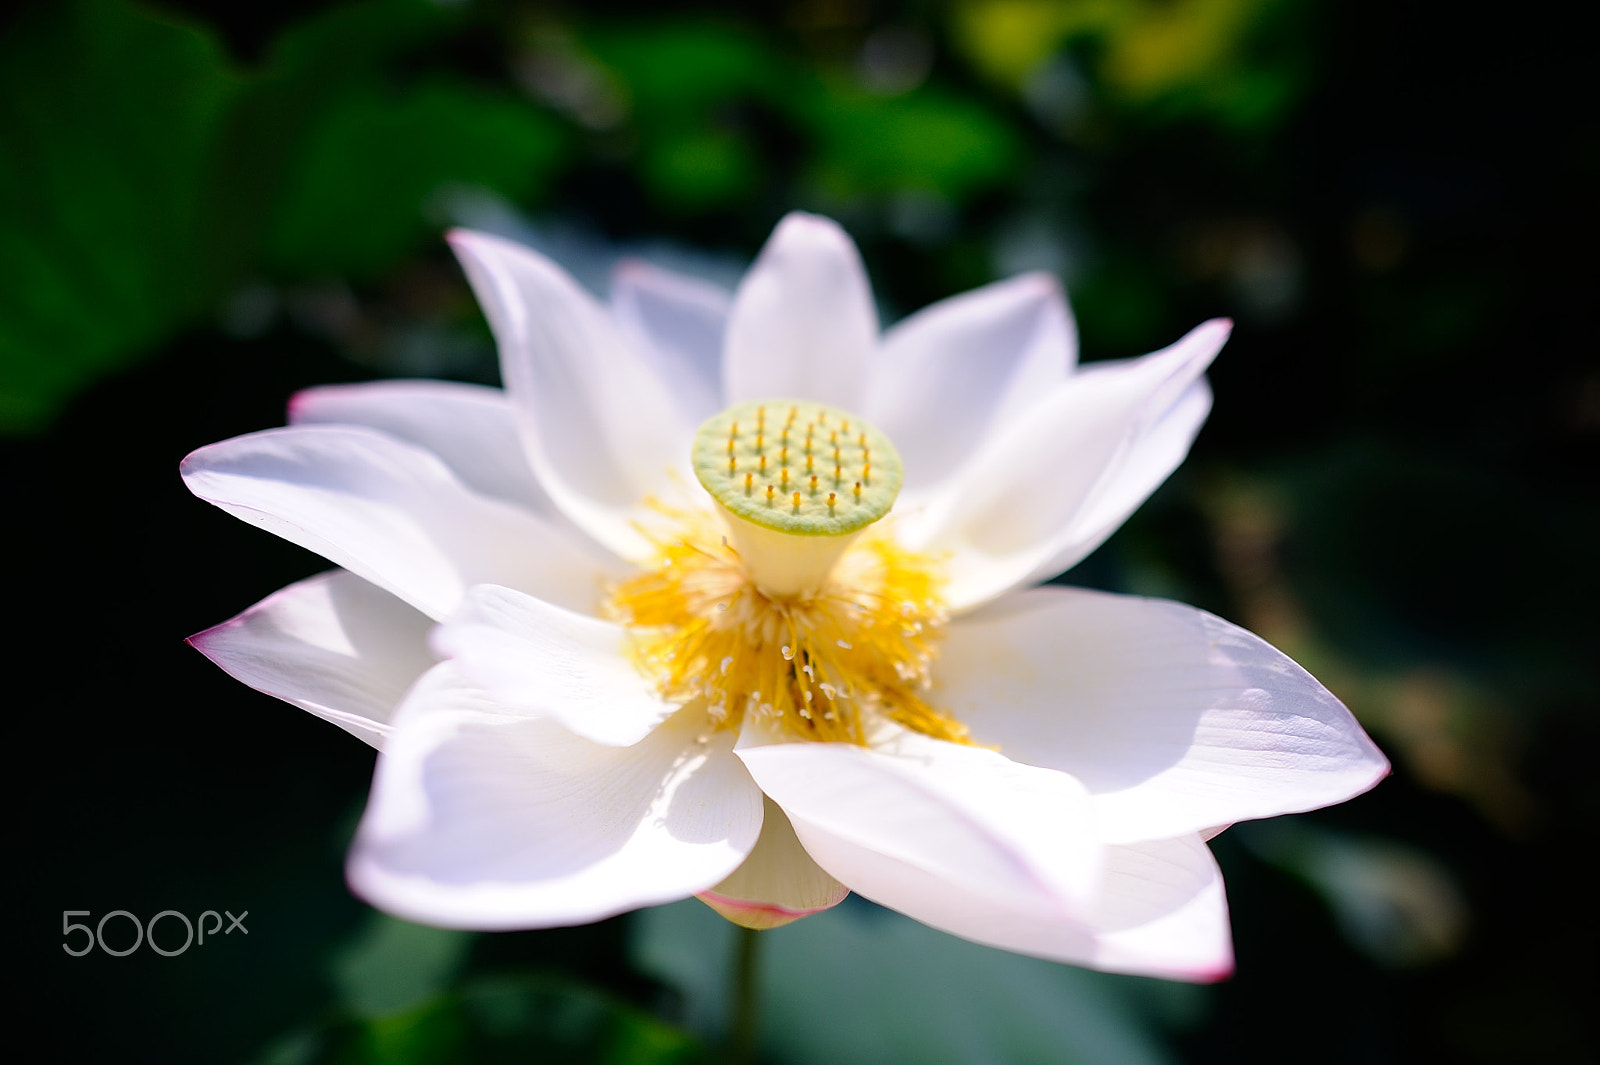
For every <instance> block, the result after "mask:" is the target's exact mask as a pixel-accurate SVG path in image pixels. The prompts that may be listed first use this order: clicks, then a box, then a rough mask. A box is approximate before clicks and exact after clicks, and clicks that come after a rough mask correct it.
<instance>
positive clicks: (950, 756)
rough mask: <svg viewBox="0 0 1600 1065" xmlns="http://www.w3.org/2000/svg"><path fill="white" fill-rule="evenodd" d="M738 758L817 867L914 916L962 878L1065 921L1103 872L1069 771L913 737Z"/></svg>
mask: <svg viewBox="0 0 1600 1065" xmlns="http://www.w3.org/2000/svg"><path fill="white" fill-rule="evenodd" d="M738 754H739V757H741V758H743V759H744V762H745V765H747V766H749V767H750V772H751V775H752V776H754V777H755V779H756V782H757V783H758V784H760V785H761V790H762V791H764V792H766V794H767V795H768V796H770V797H771V798H772V800H773V801H774V802H776V803H777V804H778V805H779V806H781V807H783V810H784V812H785V813H786V814H788V815H789V820H790V821H791V822H792V823H793V824H794V829H795V832H796V833H797V834H798V835H799V837H800V841H801V843H802V844H804V845H805V848H806V850H807V851H808V852H810V854H811V856H812V857H813V858H815V859H816V861H817V864H818V865H820V866H822V867H823V868H824V869H826V870H827V871H828V872H829V873H831V874H833V876H835V877H837V878H838V879H839V881H840V882H841V883H843V884H845V885H846V886H847V887H849V888H850V889H851V890H853V891H859V892H861V894H863V895H866V896H867V897H868V898H872V899H875V900H877V901H879V902H882V903H884V904H885V905H887V906H892V907H893V908H895V909H897V910H900V911H902V912H904V913H908V914H910V915H911V916H913V917H916V916H918V907H920V906H921V905H923V904H924V901H925V900H924V899H923V898H922V895H923V893H924V892H926V891H929V890H935V891H937V890H942V887H941V885H955V886H957V887H959V888H960V889H961V890H962V891H964V892H968V893H970V894H972V895H973V896H975V897H983V898H988V899H991V900H992V901H994V903H995V904H996V905H999V906H1002V907H1004V908H1007V909H1013V910H1018V911H1021V912H1026V913H1031V914H1034V915H1035V916H1038V917H1041V919H1050V918H1063V919H1064V916H1065V915H1067V914H1069V913H1071V912H1072V911H1073V909H1074V908H1077V907H1081V906H1082V905H1084V901H1085V900H1086V899H1087V898H1088V897H1089V896H1090V894H1091V893H1092V891H1093V890H1094V887H1095V885H1096V883H1097V879H1098V877H1099V875H1100V859H1101V856H1102V851H1101V848H1100V846H1099V844H1098V842H1097V841H1096V838H1095V835H1094V831H1093V829H1092V827H1091V825H1090V823H1089V817H1090V809H1089V803H1088V798H1087V796H1086V795H1085V793H1084V791H1083V787H1082V785H1080V784H1079V783H1078V782H1077V781H1075V780H1073V779H1072V778H1071V777H1069V776H1067V775H1066V774H1063V773H1055V772H1051V771H1049V770H1040V769H1036V768H1034V767H1031V766H1024V765H1019V764H1017V763H1015V762H1011V761H1009V760H1007V759H1006V758H1003V757H1001V756H1000V755H998V754H996V753H994V752H993V751H986V750H981V749H978V748H975V747H963V746H958V745H956V744H952V743H944V742H942V741H938V740H931V739H928V738H926V737H923V736H918V735H916V734H915V733H905V734H904V735H903V736H901V737H900V738H899V739H896V740H894V741H891V742H890V743H888V744H886V745H883V746H880V747H877V748H875V749H871V750H869V749H867V748H864V747H856V746H853V745H850V744H827V743H783V744H773V745H769V746H761V747H741V748H740V749H739V751H738Z"/></svg>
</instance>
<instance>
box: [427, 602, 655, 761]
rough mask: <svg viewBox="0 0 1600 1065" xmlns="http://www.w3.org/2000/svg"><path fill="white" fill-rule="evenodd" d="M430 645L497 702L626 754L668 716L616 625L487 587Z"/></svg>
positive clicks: (458, 612) (452, 618)
mask: <svg viewBox="0 0 1600 1065" xmlns="http://www.w3.org/2000/svg"><path fill="white" fill-rule="evenodd" d="M433 646H434V647H435V649H437V650H438V651H439V653H440V654H443V655H447V656H449V657H451V658H453V659H455V660H456V662H457V663H458V664H459V665H460V666H461V670H462V672H463V674H464V675H466V676H467V677H469V678H471V680H472V682H473V683H474V684H477V685H479V686H480V687H483V688H486V689H488V691H489V692H490V693H491V694H492V695H493V696H494V697H495V698H496V699H497V700H499V701H501V702H504V703H506V704H508V705H510V706H515V707H521V708H525V709H528V710H531V711H534V712H536V713H537V714H538V715H539V716H542V717H548V718H550V719H552V720H554V721H559V722H560V723H561V724H562V725H564V726H566V727H567V728H568V729H571V730H572V731H573V732H576V733H577V734H578V735H580V736H582V737H584V738H585V739H587V740H591V741H593V742H595V743H603V744H607V745H610V746H614V747H627V746H630V745H632V744H635V743H638V742H639V741H640V740H642V739H644V738H645V736H647V735H649V734H650V731H651V730H652V729H654V728H655V727H656V726H657V725H659V724H661V723H662V722H663V721H665V720H666V719H667V718H669V717H671V716H672V714H673V712H674V711H675V710H676V709H677V708H676V707H673V706H669V705H668V704H666V703H664V702H662V701H661V697H660V696H659V695H657V694H656V689H655V685H654V684H652V683H651V682H650V680H649V679H647V678H646V677H645V676H644V674H642V673H641V672H640V671H639V670H638V669H637V668H636V667H635V666H634V664H633V662H632V660H631V659H630V657H629V653H628V646H629V640H628V634H627V632H626V630H624V629H623V628H622V626H620V625H614V624H612V623H611V622H609V621H600V620H598V619H596V618H591V617H584V616H582V615H579V614H574V613H572V612H570V611H567V610H562V609H561V608H560V607H555V606H551V605H550V604H549V603H545V602H541V601H539V600H538V599H535V598H533V597H532V596H528V595H523V594H522V593H521V592H516V591H513V590H511V589H510V588H501V587H499V586H497V585H492V584H485V585H479V586H478V587H476V588H473V589H472V590H471V591H469V592H468V593H467V597H466V599H465V600H463V602H462V604H461V608H460V609H459V610H457V611H456V613H455V615H454V616H453V617H451V618H450V620H449V621H448V622H446V623H445V624H444V625H442V626H441V627H440V628H439V629H438V630H436V631H435V633H434V636H433Z"/></svg>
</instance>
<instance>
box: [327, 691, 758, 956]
mask: <svg viewBox="0 0 1600 1065" xmlns="http://www.w3.org/2000/svg"><path fill="white" fill-rule="evenodd" d="M732 745H733V737H732V735H731V734H730V733H728V732H726V731H719V730H713V729H712V728H711V727H710V722H709V721H708V720H706V718H705V715H704V714H702V713H697V712H695V711H692V710H689V711H684V712H683V713H681V714H680V715H678V716H676V717H674V718H673V719H672V720H671V721H669V722H668V723H667V724H665V725H663V726H662V727H660V728H658V729H656V730H655V731H654V732H652V733H651V734H650V735H649V736H648V737H647V738H646V739H645V740H644V741H643V742H641V743H638V744H636V745H634V746H632V747H611V746H606V745H603V744H597V743H592V742H590V741H589V740H586V739H584V738H583V737H581V736H578V735H577V734H576V733H573V732H570V731H568V730H567V729H565V728H563V727H562V726H561V725H560V724H559V723H557V722H555V721H552V720H550V719H547V718H540V717H535V716H527V715H523V714H518V713H514V712H509V711H508V710H507V709H506V708H505V707H504V706H502V705H501V704H500V703H498V701H496V700H495V699H494V698H493V697H491V696H489V695H488V694H487V693H485V692H484V691H482V690H481V689H478V688H475V687H473V686H472V685H470V684H469V683H467V682H466V680H465V679H464V678H463V677H462V676H461V674H460V672H459V669H458V668H457V667H456V666H455V665H454V664H453V663H449V662H446V663H443V664H441V665H439V666H436V667H434V669H433V670H431V671H430V672H429V673H427V674H426V675H425V676H424V677H423V678H422V680H420V681H419V682H418V683H417V686H416V687H415V688H413V689H412V692H411V694H410V695H409V696H408V697H407V699H406V701H405V702H404V703H403V704H402V706H401V708H400V711H399V712H398V713H397V714H396V717H395V727H394V730H393V731H392V733H391V734H390V737H389V742H388V744H387V745H386V747H385V749H384V751H383V754H382V755H381V756H380V758H379V760H378V770H377V774H376V776H375V778H374V780H373V785H372V797H371V800H370V802H369V804H368V807H367V812H366V815H365V816H364V817H363V818H362V822H361V827H360V830H359V831H358V833H357V836H356V842H355V846H354V849H353V850H352V852H351V855H350V861H349V865H348V867H347V873H348V876H349V879H350V885H351V887H352V888H353V889H354V890H355V891H356V892H357V893H358V894H359V895H361V896H362V897H364V898H366V899H367V900H368V901H370V902H372V903H373V904H374V905H376V906H379V907H380V908H382V909H384V910H386V911H388V912H389V913H393V914H395V915H397V916H400V917H403V918H406V919H407V920H413V921H421V922H425V923H427V924H433V925H440V926H443V927H447V928H476V929H485V930H492V929H508V928H546V927H551V926H556V925H569V924H583V923H586V922H589V921H597V920H600V919H601V918H604V917H609V916H612V915H613V914H618V913H623V912H625V911H627V910H632V909H637V908H638V907H640V906H650V905H655V904H658V903H662V902H670V901H674V900H677V899H682V898H687V897H688V896H690V895H693V894H695V893H696V892H699V891H704V890H705V889H706V888H708V887H711V886H712V885H713V884H716V883H718V882H720V881H721V880H722V879H723V878H724V877H726V876H727V875H728V874H729V873H731V872H733V870H734V869H735V868H737V867H738V865H739V863H740V862H742V861H743V860H744V858H745V855H747V854H749V852H750V849H751V848H752V847H753V846H755V842H756V838H757V836H758V835H759V834H760V831H761V793H760V791H759V790H758V789H757V788H756V786H755V784H754V783H753V782H752V781H751V780H750V776H749V774H748V773H747V772H746V771H745V770H744V767H743V766H742V765H741V764H740V762H739V760H738V759H737V758H735V757H734V755H733V753H732Z"/></svg>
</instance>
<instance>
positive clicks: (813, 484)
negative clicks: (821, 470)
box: [811, 473, 817, 492]
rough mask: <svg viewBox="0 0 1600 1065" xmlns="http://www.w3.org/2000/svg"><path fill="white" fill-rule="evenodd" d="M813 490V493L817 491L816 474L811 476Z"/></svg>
mask: <svg viewBox="0 0 1600 1065" xmlns="http://www.w3.org/2000/svg"><path fill="white" fill-rule="evenodd" d="M811 490H812V491H813V492H815V491H816V490H817V475H816V474H814V473H813V474H812V475H811Z"/></svg>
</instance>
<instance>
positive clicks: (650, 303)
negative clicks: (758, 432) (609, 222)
mask: <svg viewBox="0 0 1600 1065" xmlns="http://www.w3.org/2000/svg"><path fill="white" fill-rule="evenodd" d="M732 304H733V296H732V294H731V293H729V292H727V291H726V290H724V289H722V288H720V287H718V286H717V285H714V284H712V283H711V282H709V281H702V280H701V279H699V278H697V277H689V276H686V275H684V274H677V273H673V272H672V271H670V270H663V269H661V268H660V267H657V266H652V265H650V264H649V263H646V262H643V261H641V260H638V259H630V260H627V261H625V262H623V263H621V264H619V265H618V266H617V269H616V271H615V273H614V274H613V276H612V279H611V315H612V317H613V318H615V319H616V322H617V326H618V327H619V328H620V329H621V330H622V335H623V336H624V337H625V338H626V339H627V340H628V342H629V343H631V344H632V345H633V347H634V349H635V350H636V351H638V352H640V354H641V355H643V356H644V358H645V359H646V360H648V361H649V362H650V364H651V365H652V366H653V367H654V369H655V371H656V374H657V376H658V377H660V379H661V380H662V381H663V382H664V383H665V384H666V386H667V389H668V390H669V391H670V392H671V393H672V397H673V399H674V400H675V401H676V410H677V413H678V414H679V416H680V418H681V420H682V422H683V425H684V428H685V429H686V431H687V432H688V433H690V434H691V435H692V434H693V432H694V430H695V429H697V428H699V426H700V423H701V422H703V421H705V420H706V419H707V418H709V417H711V416H712V415H713V414H715V413H717V412H718V411H719V410H721V409H722V408H723V406H724V404H723V402H722V337H723V333H724V331H725V330H726V329H727V325H728V309H729V308H730V307H731V306H732Z"/></svg>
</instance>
